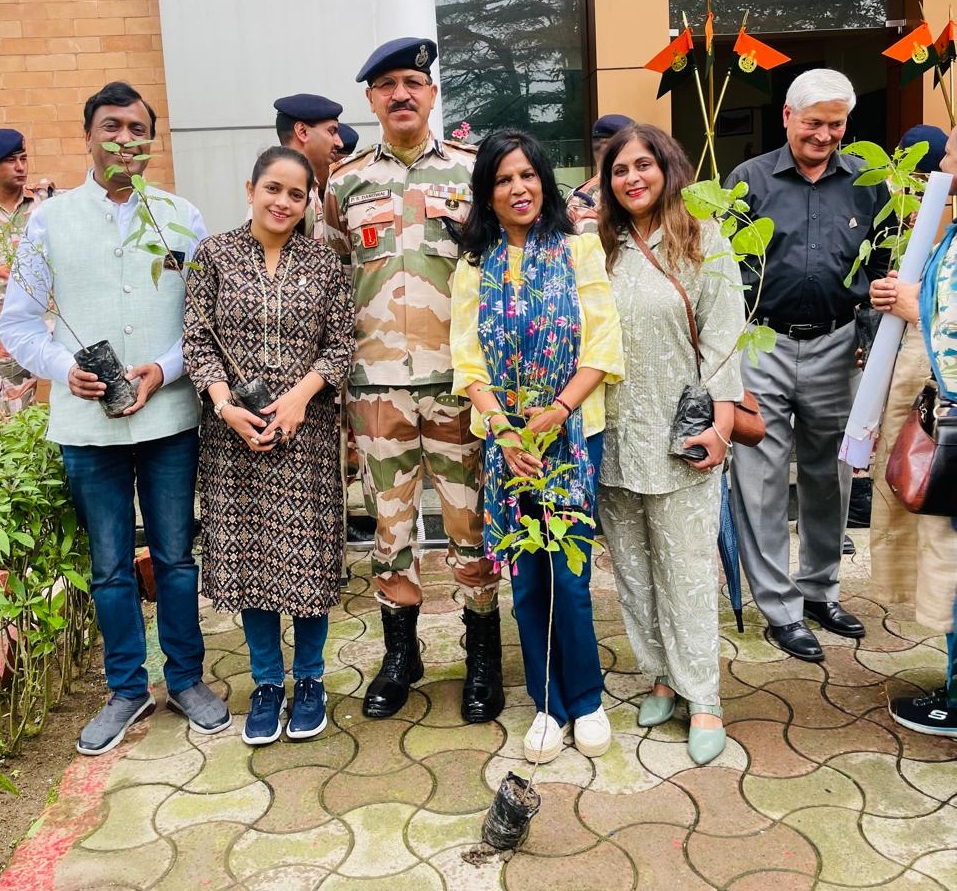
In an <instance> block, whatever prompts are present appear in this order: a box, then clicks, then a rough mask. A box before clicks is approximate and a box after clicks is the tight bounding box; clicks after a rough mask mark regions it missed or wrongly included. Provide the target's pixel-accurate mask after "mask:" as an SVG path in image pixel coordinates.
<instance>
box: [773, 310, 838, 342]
mask: <svg viewBox="0 0 957 891" xmlns="http://www.w3.org/2000/svg"><path fill="white" fill-rule="evenodd" d="M852 319H853V316H852V317H851V318H849V319H828V320H827V321H824V322H779V321H778V320H777V319H761V320H759V322H760V324H762V325H767V326H768V327H769V328H771V329H773V330H774V331H777V332H778V334H786V335H787V336H788V337H790V338H791V340H813V339H814V338H815V337H821V336H823V335H825V334H831V333H832V332H834V331H836V330H837V329H838V328H843V327H844V326H845V325H846V324H847V323H848V322H850V321H852Z"/></svg>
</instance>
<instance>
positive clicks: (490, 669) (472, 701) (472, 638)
mask: <svg viewBox="0 0 957 891" xmlns="http://www.w3.org/2000/svg"><path fill="white" fill-rule="evenodd" d="M462 621H463V622H465V684H464V686H463V687H462V718H463V720H465V721H467V722H468V723H469V724H484V723H485V722H486V721H494V720H495V719H496V718H497V717H498V716H499V714H501V711H502V709H503V708H504V706H505V691H504V690H503V689H502V636H501V630H500V621H499V612H498V610H495V611H494V612H490V613H476V612H473V611H472V610H470V609H466V610H464V611H463V613H462Z"/></svg>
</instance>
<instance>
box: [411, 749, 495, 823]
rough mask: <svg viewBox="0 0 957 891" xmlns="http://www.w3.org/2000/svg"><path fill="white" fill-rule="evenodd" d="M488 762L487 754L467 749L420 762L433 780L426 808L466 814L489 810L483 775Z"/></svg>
mask: <svg viewBox="0 0 957 891" xmlns="http://www.w3.org/2000/svg"><path fill="white" fill-rule="evenodd" d="M488 760H489V756H488V753H487V752H475V751H471V750H467V749H459V750H458V751H455V752H439V753H438V754H436V755H430V756H429V757H428V758H424V759H422V765H423V766H424V767H426V768H428V770H429V771H430V772H431V774H432V776H433V778H434V780H435V791H434V792H433V793H432V797H431V798H430V799H429V801H428V805H427V807H428V809H429V810H430V811H436V812H438V813H440V814H468V813H471V812H472V811H476V810H482V809H483V808H486V807H488V804H489V802H490V801H491V792H490V791H489V787H488V786H486V785H485V781H484V779H483V776H482V769H483V767H484V766H485V764H486V762H487V761H488Z"/></svg>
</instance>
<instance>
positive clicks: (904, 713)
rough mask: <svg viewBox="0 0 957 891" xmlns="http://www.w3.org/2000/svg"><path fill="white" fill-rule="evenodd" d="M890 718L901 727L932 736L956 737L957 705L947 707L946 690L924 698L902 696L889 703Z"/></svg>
mask: <svg viewBox="0 0 957 891" xmlns="http://www.w3.org/2000/svg"><path fill="white" fill-rule="evenodd" d="M889 709H890V713H891V717H892V718H893V719H894V720H895V721H896V722H897V723H898V724H900V725H901V726H902V727H907V728H908V729H909V730H915V731H916V732H917V733H929V734H930V735H932V736H957V705H949V704H948V700H947V688H946V687H941V688H940V689H938V690H934V691H933V692H931V693H927V694H925V695H924V696H916V697H910V696H903V697H899V698H897V699H894V700H892V701H891V703H890V705H889Z"/></svg>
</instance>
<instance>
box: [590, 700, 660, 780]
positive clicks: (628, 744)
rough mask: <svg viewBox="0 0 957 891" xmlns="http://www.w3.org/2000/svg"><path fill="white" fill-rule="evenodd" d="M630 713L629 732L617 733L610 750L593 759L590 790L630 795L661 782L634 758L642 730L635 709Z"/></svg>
mask: <svg viewBox="0 0 957 891" xmlns="http://www.w3.org/2000/svg"><path fill="white" fill-rule="evenodd" d="M616 711H617V709H616ZM631 711H632V714H630V715H629V719H630V720H629V727H628V731H627V732H618V733H615V734H614V735H613V736H612V740H611V746H610V747H609V749H608V751H607V752H605V754H604V755H602V756H601V757H600V758H595V759H593V760H592V766H593V767H594V770H595V778H594V779H593V780H592V782H591V784H590V785H589V788H590V789H592V790H594V791H596V792H614V793H616V794H618V795H626V794H629V795H630V794H632V793H635V792H641V791H643V790H645V789H651V788H653V787H654V786H657V785H658V783H660V782H661V780H660V779H659V778H658V777H656V776H654V775H653V774H652V773H650V772H649V771H647V770H646V769H645V768H644V766H643V765H642V764H641V762H640V761H639V760H638V759H637V758H636V757H635V747H636V746H637V745H638V740H639V739H640V734H639V732H638V731H639V730H640V729H641V728H639V727H637V726H636V725H635V723H634V720H635V719H634V713H633V712H634V710H633V709H632V710H631Z"/></svg>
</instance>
